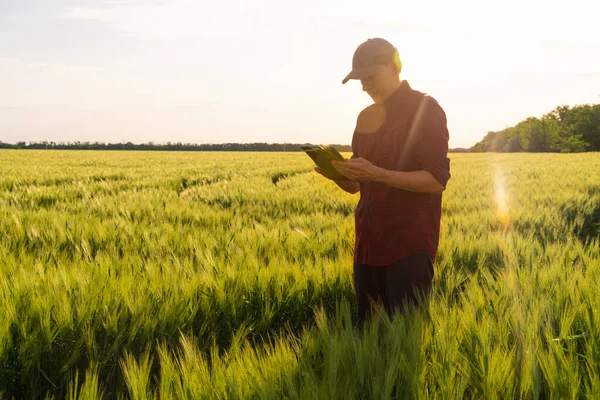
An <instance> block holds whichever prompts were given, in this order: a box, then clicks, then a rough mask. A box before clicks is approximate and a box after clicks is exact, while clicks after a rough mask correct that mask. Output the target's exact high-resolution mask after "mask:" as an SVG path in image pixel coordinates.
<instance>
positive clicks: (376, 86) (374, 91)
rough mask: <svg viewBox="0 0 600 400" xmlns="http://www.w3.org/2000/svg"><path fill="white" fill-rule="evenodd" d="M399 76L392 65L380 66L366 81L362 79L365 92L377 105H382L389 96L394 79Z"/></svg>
mask: <svg viewBox="0 0 600 400" xmlns="http://www.w3.org/2000/svg"><path fill="white" fill-rule="evenodd" d="M394 74H396V76H397V75H398V72H396V70H395V68H394V67H393V66H392V65H391V64H385V65H380V66H379V67H378V68H377V70H376V71H375V73H374V74H373V75H371V76H370V77H368V78H366V79H361V80H360V83H361V84H362V87H363V91H365V92H367V94H368V95H369V96H371V98H372V99H373V101H374V102H375V103H381V102H383V101H384V100H385V97H383V96H386V95H389V89H388V88H389V85H390V84H391V83H392V82H393V81H392V79H391V78H392V77H394Z"/></svg>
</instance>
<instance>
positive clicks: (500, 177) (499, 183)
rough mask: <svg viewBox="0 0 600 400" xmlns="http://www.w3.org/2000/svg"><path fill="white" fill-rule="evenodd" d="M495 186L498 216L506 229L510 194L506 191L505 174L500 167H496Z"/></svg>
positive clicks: (501, 224)
mask: <svg viewBox="0 0 600 400" xmlns="http://www.w3.org/2000/svg"><path fill="white" fill-rule="evenodd" d="M494 188H495V192H496V216H497V217H498V221H499V222H500V226H501V227H502V229H503V230H504V231H506V230H508V225H509V211H508V194H507V193H506V184H505V179H504V174H503V173H502V170H501V169H500V168H496V171H495V174H494Z"/></svg>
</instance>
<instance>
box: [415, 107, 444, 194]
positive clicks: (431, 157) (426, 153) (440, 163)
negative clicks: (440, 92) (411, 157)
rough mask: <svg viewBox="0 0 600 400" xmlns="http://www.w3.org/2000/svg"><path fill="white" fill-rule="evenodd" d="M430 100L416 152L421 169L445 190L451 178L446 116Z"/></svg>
mask: <svg viewBox="0 0 600 400" xmlns="http://www.w3.org/2000/svg"><path fill="white" fill-rule="evenodd" d="M428 100H429V101H428V107H427V108H426V113H425V115H424V117H425V118H424V119H423V122H422V125H421V129H420V135H419V139H420V140H419V141H418V144H417V146H416V147H417V149H416V150H417V155H418V157H419V162H420V165H421V169H423V170H425V171H428V172H429V173H430V174H431V175H433V176H434V178H435V179H436V180H437V181H438V182H439V183H440V184H441V185H442V186H443V187H444V189H445V188H446V184H447V183H448V180H449V179H450V177H451V174H450V159H449V158H448V139H449V133H448V126H447V120H446V114H445V112H444V110H443V109H442V107H440V105H439V104H438V103H437V102H436V101H435V100H434V99H432V98H429V99H428Z"/></svg>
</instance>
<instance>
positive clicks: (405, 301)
mask: <svg viewBox="0 0 600 400" xmlns="http://www.w3.org/2000/svg"><path fill="white" fill-rule="evenodd" d="M433 276H434V272H433V260H432V259H431V256H430V254H429V253H428V252H426V251H424V250H423V251H417V252H415V253H412V254H411V255H409V256H407V257H404V258H402V259H401V260H399V261H397V262H395V263H393V264H391V265H386V266H372V265H365V264H357V263H355V264H354V288H355V291H356V300H357V302H358V324H359V326H362V325H363V323H364V322H365V320H366V319H367V318H368V317H369V315H371V314H372V312H373V310H372V305H373V304H372V303H373V302H378V303H379V304H380V305H383V306H384V308H385V310H386V311H387V312H388V314H389V315H392V314H393V313H394V312H402V311H404V309H405V307H406V306H407V305H417V304H419V302H420V300H423V299H426V298H427V297H429V295H430V293H431V282H432V280H433Z"/></svg>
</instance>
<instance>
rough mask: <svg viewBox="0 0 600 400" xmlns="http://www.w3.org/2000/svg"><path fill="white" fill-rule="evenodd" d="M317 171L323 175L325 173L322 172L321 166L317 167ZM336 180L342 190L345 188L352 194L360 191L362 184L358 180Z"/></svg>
mask: <svg viewBox="0 0 600 400" xmlns="http://www.w3.org/2000/svg"><path fill="white" fill-rule="evenodd" d="M315 171H317V172H318V173H319V174H321V175H323V173H322V172H321V168H319V167H315ZM334 182H335V183H336V184H337V185H338V186H339V187H340V188H341V189H342V190H344V191H346V192H348V193H350V194H354V193H358V192H359V191H360V184H359V183H358V182H356V181H336V180H334Z"/></svg>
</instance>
